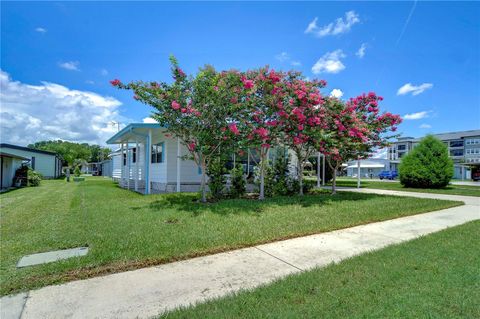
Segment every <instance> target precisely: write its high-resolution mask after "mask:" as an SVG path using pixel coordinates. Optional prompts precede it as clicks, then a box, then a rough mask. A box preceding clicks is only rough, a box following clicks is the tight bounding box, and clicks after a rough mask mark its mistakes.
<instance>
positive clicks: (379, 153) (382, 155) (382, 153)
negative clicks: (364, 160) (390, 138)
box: [371, 147, 388, 159]
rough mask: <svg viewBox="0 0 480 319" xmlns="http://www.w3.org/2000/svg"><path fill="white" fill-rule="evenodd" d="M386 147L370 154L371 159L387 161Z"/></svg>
mask: <svg viewBox="0 0 480 319" xmlns="http://www.w3.org/2000/svg"><path fill="white" fill-rule="evenodd" d="M387 155H388V147H384V148H380V149H378V150H376V151H375V153H373V154H372V156H371V158H383V159H387Z"/></svg>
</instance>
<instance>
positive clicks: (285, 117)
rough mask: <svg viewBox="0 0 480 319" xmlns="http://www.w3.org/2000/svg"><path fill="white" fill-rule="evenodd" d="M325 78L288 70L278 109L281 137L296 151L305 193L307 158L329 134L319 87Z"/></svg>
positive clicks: (300, 188)
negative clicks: (308, 79)
mask: <svg viewBox="0 0 480 319" xmlns="http://www.w3.org/2000/svg"><path fill="white" fill-rule="evenodd" d="M325 85H326V82H325V81H317V80H315V81H306V80H305V79H303V78H302V77H301V75H300V74H299V73H289V76H288V77H287V78H286V79H285V81H284V99H283V101H284V103H283V105H282V109H281V110H279V112H278V113H279V115H280V116H279V118H280V120H279V123H278V125H279V127H280V129H281V131H282V141H283V143H284V144H285V145H287V146H288V147H289V148H290V149H291V150H293V151H294V152H295V155H296V158H297V178H298V182H299V185H300V187H299V195H303V168H304V164H305V162H306V161H307V160H308V158H310V157H311V156H312V155H313V154H314V153H316V152H317V151H318V145H319V142H320V141H323V140H325V138H327V137H328V133H327V132H326V129H327V123H326V121H325V116H326V110H325V106H324V105H323V104H324V101H323V98H322V96H321V94H320V91H319V88H322V87H324V86H325Z"/></svg>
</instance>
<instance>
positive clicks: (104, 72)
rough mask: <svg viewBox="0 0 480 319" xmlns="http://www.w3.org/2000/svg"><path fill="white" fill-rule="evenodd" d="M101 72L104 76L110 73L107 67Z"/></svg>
mask: <svg viewBox="0 0 480 319" xmlns="http://www.w3.org/2000/svg"><path fill="white" fill-rule="evenodd" d="M100 74H101V75H103V76H107V75H108V71H107V69H101V70H100Z"/></svg>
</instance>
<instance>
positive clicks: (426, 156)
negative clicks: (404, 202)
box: [399, 135, 453, 188]
mask: <svg viewBox="0 0 480 319" xmlns="http://www.w3.org/2000/svg"><path fill="white" fill-rule="evenodd" d="M399 175H400V183H402V185H404V186H405V187H414V188H441V187H445V186H447V185H448V183H449V182H450V179H451V178H452V176H453V161H452V160H451V159H450V157H449V154H448V149H447V146H446V145H445V144H444V143H443V142H441V141H440V140H438V139H437V138H435V137H433V136H431V135H428V136H426V137H425V138H423V139H422V140H421V141H420V143H419V144H418V146H416V147H415V148H414V149H413V150H411V151H410V152H409V153H408V154H407V155H406V156H405V157H403V158H402V161H401V163H400V167H399Z"/></svg>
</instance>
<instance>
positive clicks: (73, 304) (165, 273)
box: [1, 189, 480, 319]
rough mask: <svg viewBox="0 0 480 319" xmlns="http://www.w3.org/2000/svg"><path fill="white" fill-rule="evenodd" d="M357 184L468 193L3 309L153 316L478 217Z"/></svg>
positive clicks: (16, 301) (54, 289)
mask: <svg viewBox="0 0 480 319" xmlns="http://www.w3.org/2000/svg"><path fill="white" fill-rule="evenodd" d="M355 191H359V192H368V193H372V192H373V193H381V194H393V193H395V194H394V195H400V196H412V197H428V198H441V199H452V200H464V201H465V203H466V205H464V206H459V207H454V208H449V209H444V210H439V211H436V212H431V213H425V214H420V215H415V216H408V217H402V218H397V219H393V220H388V221H383V222H377V223H372V224H367V225H362V226H357V227H352V228H348V229H343V230H338V231H333V232H329V233H323V234H318V235H313V236H307V237H301V238H295V239H290V240H285V241H280V242H275V243H270V244H265V245H259V246H256V247H251V248H246V249H240V250H235V251H231V252H227V253H221V254H216V255H210V256H205V257H199V258H194V259H190V260H185V261H180V262H175V263H171V264H165V265H160V266H157V267H150V268H144V269H138V270H135V271H128V272H123V273H117V274H112V275H107V276H103V277H97V278H92V279H87V280H81V281H75V282H70V283H66V284H62V285H57V286H49V287H45V288H41V289H38V290H33V291H30V292H28V293H25V294H19V295H16V296H10V297H4V298H2V300H1V305H2V316H1V317H2V319H3V318H5V319H7V318H148V317H152V316H156V315H159V314H160V313H162V312H164V311H168V310H172V309H174V308H176V307H178V306H186V305H189V304H192V303H196V302H202V301H205V300H206V299H209V298H216V297H221V296H224V295H226V294H229V293H232V292H235V291H238V290H241V289H248V288H254V287H257V286H260V285H264V284H268V283H269V282H271V281H272V280H275V279H278V278H282V277H284V276H286V275H289V274H292V273H298V272H300V271H304V270H307V269H311V268H313V267H321V266H325V265H328V264H329V263H332V262H338V261H341V260H343V259H345V258H349V257H352V256H355V255H358V254H362V253H365V252H367V251H371V250H376V249H380V248H383V247H385V246H388V245H392V244H396V243H401V242H404V241H407V240H411V239H414V238H416V237H419V236H422V235H426V234H430V233H433V232H437V231H440V230H443V229H445V228H448V227H453V226H457V225H461V224H463V223H466V222H469V221H472V220H478V219H480V198H472V197H466V196H450V195H437V194H424V193H408V194H406V193H405V192H394V191H393V192H392V191H383V190H372V189H360V190H355ZM386 192H387V193H386ZM396 193H399V194H396Z"/></svg>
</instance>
